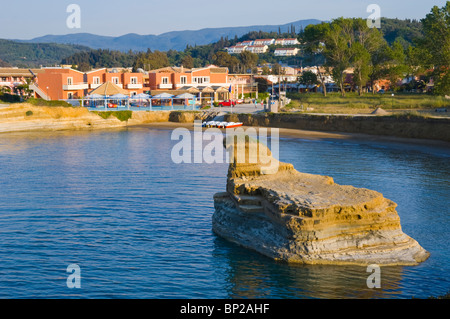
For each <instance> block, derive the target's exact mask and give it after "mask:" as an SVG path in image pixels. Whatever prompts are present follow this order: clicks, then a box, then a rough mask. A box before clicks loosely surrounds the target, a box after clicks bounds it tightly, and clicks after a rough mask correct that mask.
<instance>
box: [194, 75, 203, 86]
mask: <svg viewBox="0 0 450 319" xmlns="http://www.w3.org/2000/svg"><path fill="white" fill-rule="evenodd" d="M203 79H204V78H203V77H201V76H196V77H194V78H193V81H194V83H197V84H202V83H203Z"/></svg>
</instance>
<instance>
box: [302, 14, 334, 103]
mask: <svg viewBox="0 0 450 319" xmlns="http://www.w3.org/2000/svg"><path fill="white" fill-rule="evenodd" d="M329 28H330V25H329V23H326V22H323V23H321V24H317V25H313V24H310V25H308V26H307V27H306V28H305V29H304V30H303V31H302V33H301V34H300V39H301V41H302V42H305V43H306V45H305V53H306V55H307V56H308V57H309V58H310V59H311V60H312V61H313V64H314V66H315V67H316V70H317V75H318V80H319V82H320V85H321V86H322V92H323V95H324V96H327V87H326V86H325V75H324V74H322V72H321V69H320V67H319V64H318V62H319V61H318V60H319V56H323V49H324V41H325V36H326V34H327V32H328V30H329Z"/></svg>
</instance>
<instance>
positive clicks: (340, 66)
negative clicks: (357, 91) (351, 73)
mask: <svg viewBox="0 0 450 319" xmlns="http://www.w3.org/2000/svg"><path fill="white" fill-rule="evenodd" d="M354 41H355V38H354V33H353V20H352V19H344V18H339V19H336V20H333V22H332V23H331V26H330V29H329V30H327V32H326V34H325V49H324V55H325V58H326V59H327V61H326V63H325V65H326V66H327V68H328V70H329V72H330V73H331V76H332V77H333V79H334V81H335V82H336V84H337V85H338V86H339V88H340V90H341V95H342V96H345V76H346V74H345V71H346V70H347V69H348V68H349V67H350V66H351V59H352V53H353V52H352V49H351V48H352V44H353V42H354Z"/></svg>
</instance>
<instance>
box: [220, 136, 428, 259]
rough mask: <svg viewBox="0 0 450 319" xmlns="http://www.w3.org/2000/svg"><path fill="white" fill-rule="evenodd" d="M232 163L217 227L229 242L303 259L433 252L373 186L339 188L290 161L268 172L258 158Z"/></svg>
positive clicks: (412, 255) (411, 255)
mask: <svg viewBox="0 0 450 319" xmlns="http://www.w3.org/2000/svg"><path fill="white" fill-rule="evenodd" d="M251 143H257V142H254V141H251V140H250V141H249V140H248V139H247V141H246V147H245V151H246V152H247V153H248V152H249V149H251V147H249V144H251ZM257 144H258V148H259V149H260V150H263V151H264V152H267V154H268V156H271V154H270V151H269V150H268V149H267V148H266V147H265V146H263V145H262V144H260V143H257ZM235 150H236V148H235ZM235 153H236V152H235ZM246 158H247V159H248V158H251V156H248V155H247V157H246ZM272 160H274V161H276V160H275V159H273V158H272ZM230 163H231V164H230V166H229V170H228V180H227V189H226V192H223V193H218V194H216V195H215V196H214V206H215V213H214V215H213V231H214V232H215V233H216V234H218V235H219V236H221V237H224V238H225V239H227V240H229V241H232V242H235V243H237V244H239V245H242V246H244V247H247V248H250V249H253V250H255V251H258V252H259V253H261V254H264V255H266V256H268V257H270V258H273V259H275V260H280V261H286V262H292V263H305V264H361V265H367V264H379V265H417V264H418V263H420V262H422V261H424V260H426V259H427V258H428V256H429V253H428V252H427V251H426V250H424V249H423V248H422V247H421V246H420V245H419V244H418V242H417V241H416V240H414V239H413V238H411V237H409V236H408V235H406V234H404V233H403V232H402V229H401V224H400V218H399V216H398V214H397V212H396V206H397V205H396V204H395V203H394V202H392V201H391V200H389V199H386V198H384V197H383V195H382V194H380V193H378V192H376V191H373V190H368V189H362V188H355V187H353V186H344V185H338V184H336V183H334V181H333V179H332V178H331V177H327V176H318V175H311V174H304V173H300V172H298V171H297V170H295V169H294V167H293V166H292V165H291V164H287V163H281V162H277V163H278V170H277V171H276V173H273V174H264V165H263V164H261V162H260V161H259V162H258V161H257V162H256V163H253V164H251V163H248V164H247V163H237V161H236V156H234V157H233V158H232V159H231V160H230ZM264 163H267V160H265V161H264ZM272 166H273V165H272Z"/></svg>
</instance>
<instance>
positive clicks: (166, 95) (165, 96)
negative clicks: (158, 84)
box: [153, 93, 173, 99]
mask: <svg viewBox="0 0 450 319" xmlns="http://www.w3.org/2000/svg"><path fill="white" fill-rule="evenodd" d="M172 97H173V95H172V94H169V93H161V94H158V95H155V96H154V97H153V98H154V99H171V98H172Z"/></svg>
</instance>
